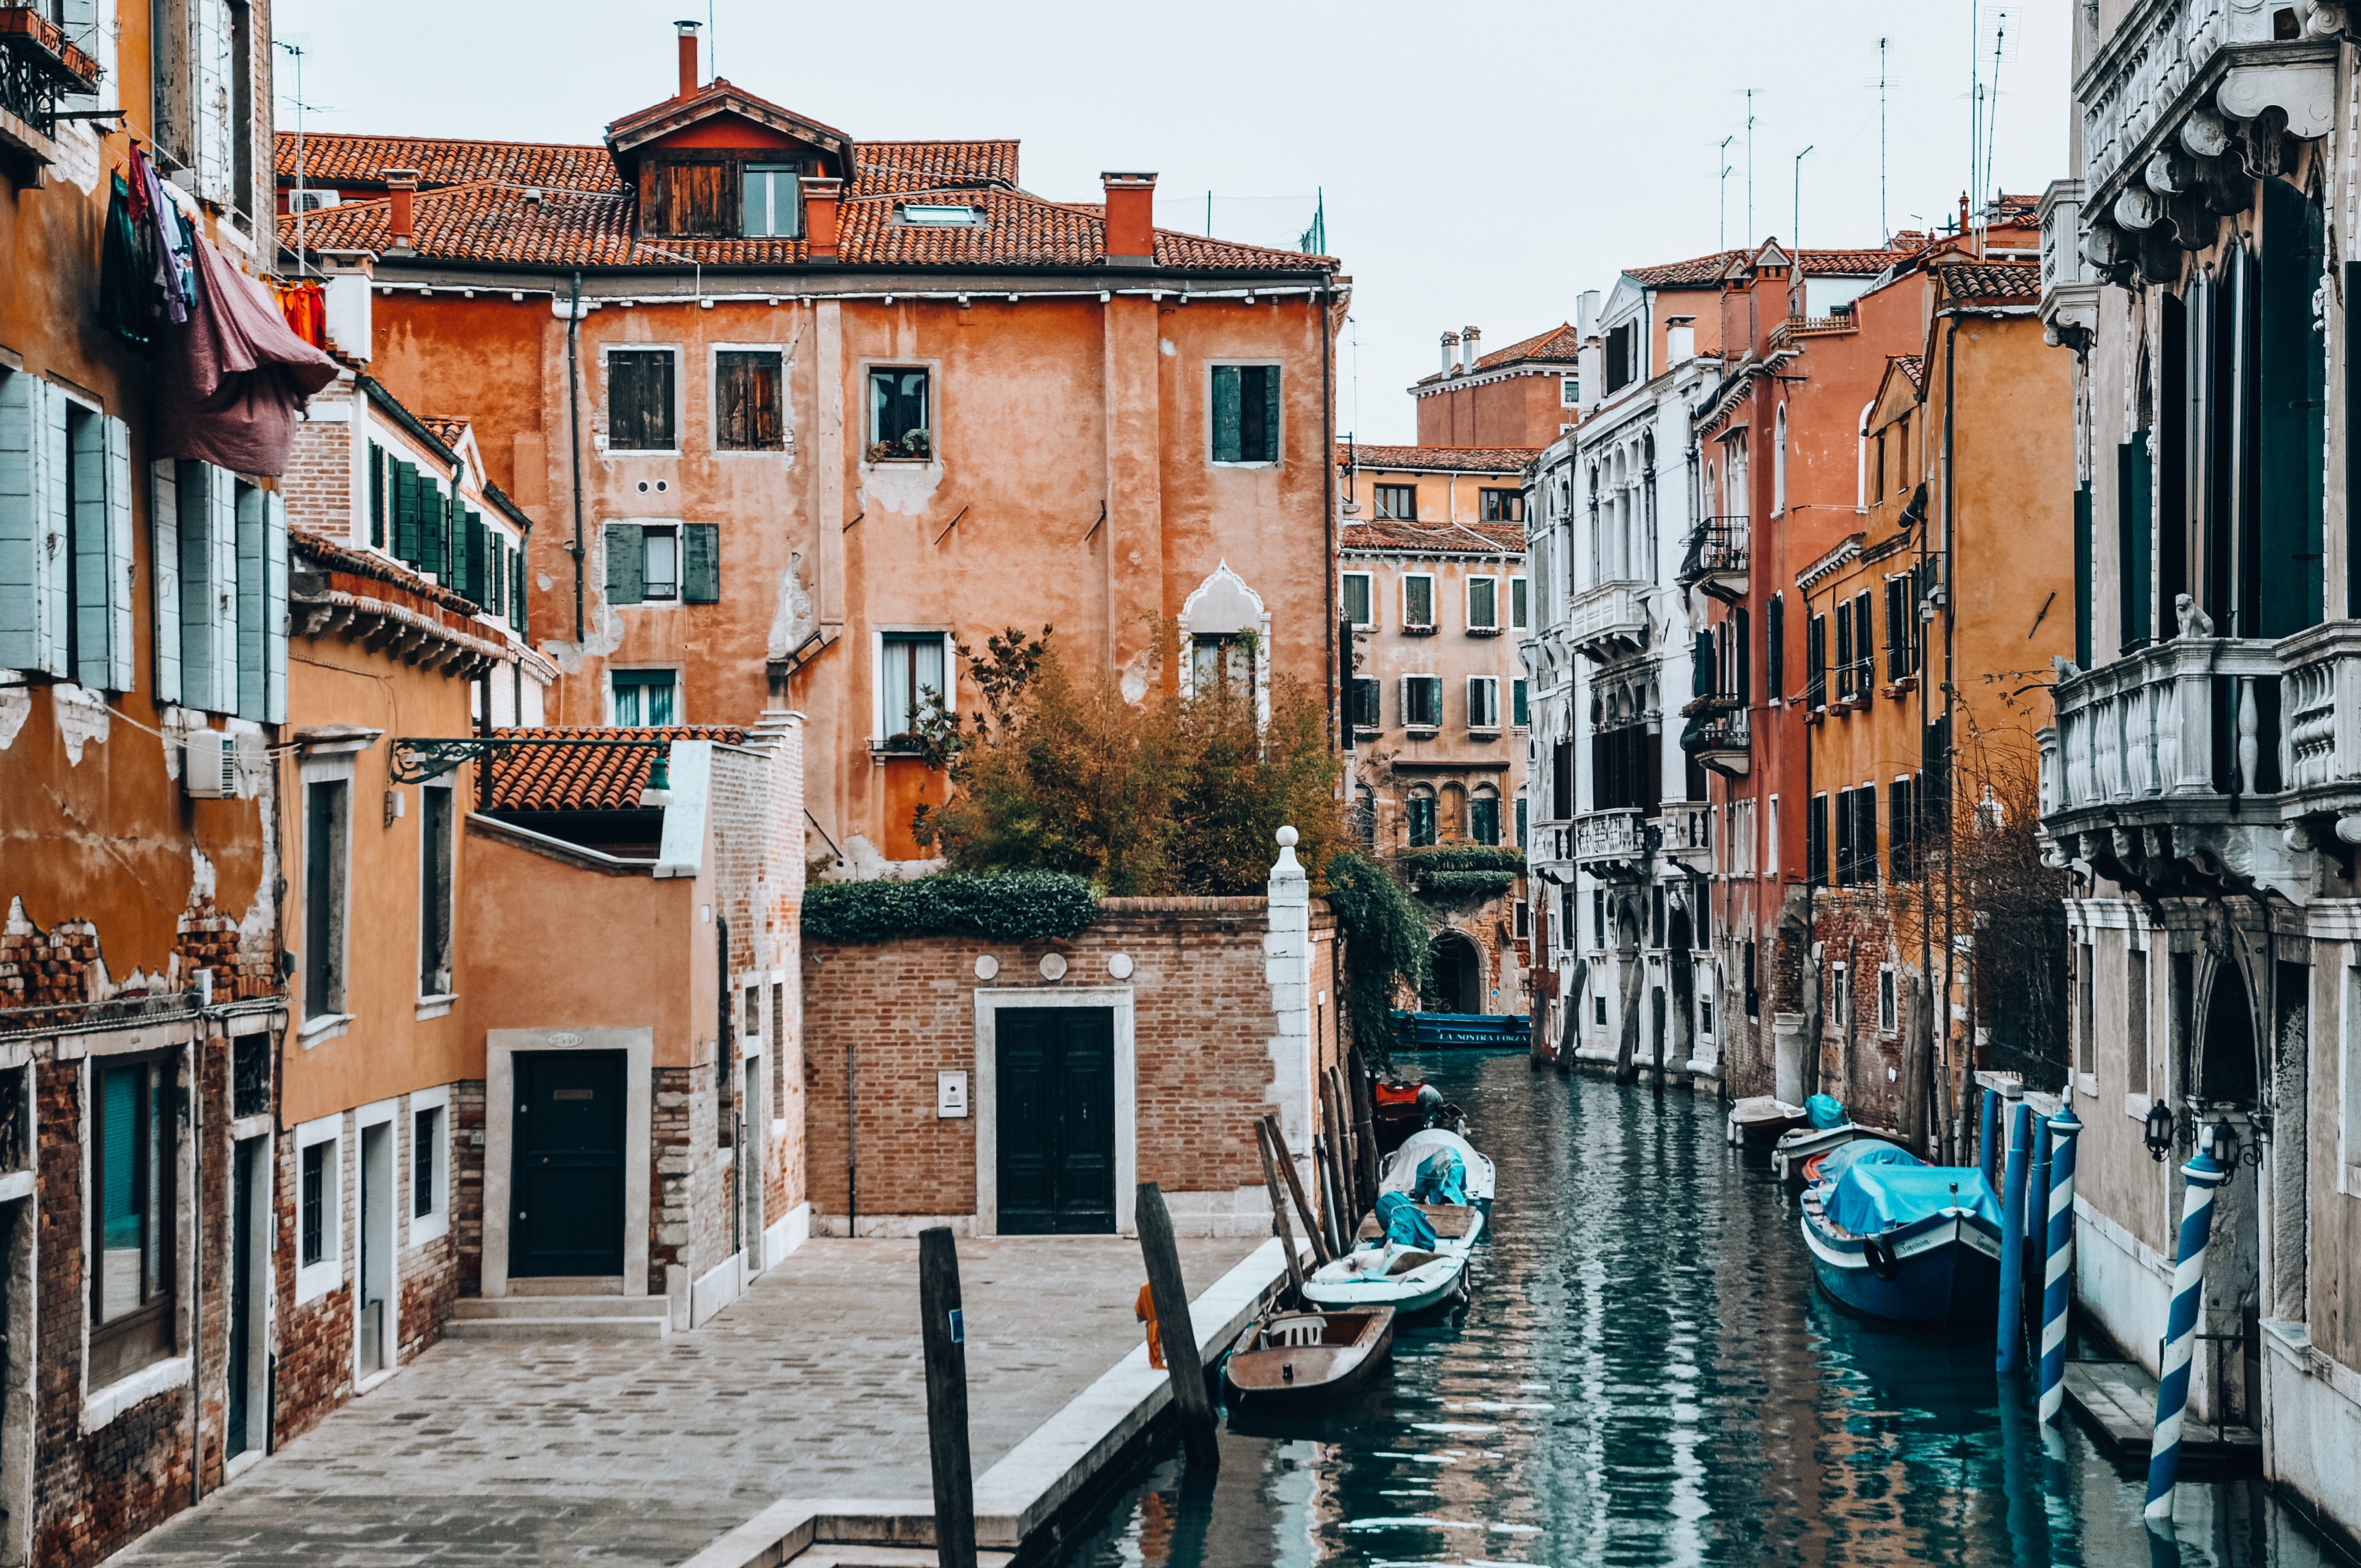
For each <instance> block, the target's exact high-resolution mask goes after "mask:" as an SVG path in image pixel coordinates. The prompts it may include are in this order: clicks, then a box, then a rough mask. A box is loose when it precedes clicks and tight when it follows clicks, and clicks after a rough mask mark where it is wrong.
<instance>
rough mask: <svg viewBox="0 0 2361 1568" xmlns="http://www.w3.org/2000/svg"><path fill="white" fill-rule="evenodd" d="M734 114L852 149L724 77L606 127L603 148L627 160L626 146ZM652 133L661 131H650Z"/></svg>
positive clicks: (842, 138) (843, 138)
mask: <svg viewBox="0 0 2361 1568" xmlns="http://www.w3.org/2000/svg"><path fill="white" fill-rule="evenodd" d="M724 114H734V115H741V117H743V118H746V119H750V120H752V121H754V122H755V123H756V124H758V125H766V126H775V127H777V128H779V129H781V130H785V131H788V132H791V133H796V134H800V135H803V136H805V137H808V138H809V139H810V140H812V141H814V142H817V143H818V144H820V145H822V146H831V145H832V146H834V147H838V148H841V147H845V146H849V145H851V141H852V138H851V137H849V136H847V135H845V134H844V132H842V131H840V130H838V129H837V128H836V127H835V126H828V125H822V124H821V123H820V122H819V121H818V120H815V119H813V118H811V117H810V116H808V115H798V114H796V112H795V111H794V110H793V109H789V108H785V107H783V106H782V105H780V104H774V103H772V102H771V101H770V100H769V99H768V98H763V97H758V96H757V95H755V94H754V93H749V92H747V91H746V89H744V88H743V87H741V86H739V85H737V84H736V83H735V82H731V81H730V79H729V78H728V77H726V76H717V77H715V78H714V79H713V80H712V81H710V82H707V83H706V84H705V85H704V86H702V87H700V88H698V89H697V91H696V92H694V93H690V94H689V95H688V96H687V97H686V98H664V99H659V100H658V101H656V102H655V103H653V104H649V105H648V106H647V107H646V108H644V109H634V110H632V111H631V113H630V114H628V115H624V116H623V117H622V118H621V119H620V120H616V121H614V122H612V123H611V124H609V126H607V145H608V146H609V147H611V148H615V149H616V151H618V152H619V153H623V154H626V155H628V154H629V153H630V151H631V146H630V145H629V144H644V143H647V142H650V141H654V140H658V139H660V138H661V137H666V136H670V135H672V134H673V132H674V131H675V129H677V128H679V127H680V126H684V125H686V124H688V123H689V122H691V121H695V120H704V119H710V118H712V117H713V116H714V115H724ZM651 127H662V128H661V129H652V128H651Z"/></svg>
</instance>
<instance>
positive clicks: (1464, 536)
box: [1336, 519, 1525, 555]
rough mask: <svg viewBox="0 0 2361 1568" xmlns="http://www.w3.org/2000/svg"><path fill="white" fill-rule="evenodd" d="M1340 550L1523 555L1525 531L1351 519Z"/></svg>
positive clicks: (1508, 526)
mask: <svg viewBox="0 0 2361 1568" xmlns="http://www.w3.org/2000/svg"><path fill="white" fill-rule="evenodd" d="M1336 547H1337V548H1338V549H1339V550H1411V551H1416V552H1417V553H1418V554H1422V555H1498V554H1504V553H1506V554H1523V553H1524V549H1525V531H1524V528H1523V526H1522V525H1521V524H1519V523H1513V522H1397V521H1393V520H1391V519H1387V520H1383V521H1379V520H1376V519H1370V520H1367V521H1363V520H1360V519H1351V520H1348V521H1346V522H1345V526H1344V527H1343V528H1342V529H1341V530H1339V531H1338V532H1337V535H1336Z"/></svg>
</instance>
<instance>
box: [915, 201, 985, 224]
mask: <svg viewBox="0 0 2361 1568" xmlns="http://www.w3.org/2000/svg"><path fill="white" fill-rule="evenodd" d="M902 221H903V222H904V223H906V224H907V225H910V226H911V227H912V228H927V229H980V228H982V227H983V209H982V208H979V207H964V206H962V207H947V206H921V205H920V204H919V203H916V202H905V203H902Z"/></svg>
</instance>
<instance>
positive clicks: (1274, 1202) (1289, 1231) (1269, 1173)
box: [1254, 1122, 1303, 1300]
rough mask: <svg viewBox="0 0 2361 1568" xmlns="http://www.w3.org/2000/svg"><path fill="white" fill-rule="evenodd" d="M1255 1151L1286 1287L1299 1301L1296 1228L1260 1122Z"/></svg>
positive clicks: (1256, 1127) (1299, 1262) (1265, 1129)
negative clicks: (1282, 1250) (1281, 1254)
mask: <svg viewBox="0 0 2361 1568" xmlns="http://www.w3.org/2000/svg"><path fill="white" fill-rule="evenodd" d="M1254 1130H1255V1149H1256V1151H1257V1153H1259V1154H1260V1155H1261V1156H1262V1184H1263V1185H1264V1186H1265V1187H1267V1188H1268V1189H1269V1190H1270V1220H1271V1224H1272V1226H1273V1228H1274V1229H1275V1230H1276V1231H1277V1232H1278V1234H1279V1245H1280V1246H1281V1247H1283V1248H1285V1249H1286V1252H1287V1284H1288V1288H1290V1290H1292V1291H1293V1292H1294V1293H1295V1299H1298V1300H1301V1299H1302V1298H1303V1263H1302V1260H1301V1259H1300V1258H1298V1257H1297V1256H1296V1255H1295V1227H1294V1226H1293V1225H1291V1224H1289V1223H1288V1222H1287V1194H1286V1193H1285V1192H1284V1191H1282V1190H1280V1188H1279V1159H1280V1158H1281V1157H1282V1156H1275V1155H1273V1154H1272V1153H1271V1152H1270V1129H1269V1128H1268V1127H1266V1126H1264V1125H1263V1124H1261V1123H1260V1122H1257V1123H1256V1124H1254Z"/></svg>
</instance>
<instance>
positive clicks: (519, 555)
mask: <svg viewBox="0 0 2361 1568" xmlns="http://www.w3.org/2000/svg"><path fill="white" fill-rule="evenodd" d="M509 624H510V625H511V626H513V627H515V628H516V634H517V635H518V636H519V637H522V636H524V635H525V598H524V545H523V543H522V542H519V543H518V545H517V548H516V553H515V554H512V555H511V556H510V557H509ZM517 722H518V723H520V724H522V723H523V722H524V720H523V718H522V717H520V718H518V720H517Z"/></svg>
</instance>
